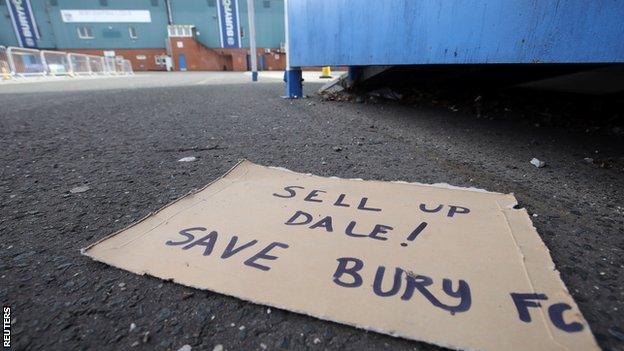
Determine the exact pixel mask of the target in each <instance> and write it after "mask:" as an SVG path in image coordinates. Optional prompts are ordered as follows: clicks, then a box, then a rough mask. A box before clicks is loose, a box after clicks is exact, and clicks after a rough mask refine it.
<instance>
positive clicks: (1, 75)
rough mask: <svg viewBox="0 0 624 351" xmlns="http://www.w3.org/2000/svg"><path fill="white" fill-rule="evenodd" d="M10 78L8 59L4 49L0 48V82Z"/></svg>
mask: <svg viewBox="0 0 624 351" xmlns="http://www.w3.org/2000/svg"><path fill="white" fill-rule="evenodd" d="M10 78H11V67H10V66H9V57H8V56H7V52H6V48H5V47H4V46H0V80H7V79H10Z"/></svg>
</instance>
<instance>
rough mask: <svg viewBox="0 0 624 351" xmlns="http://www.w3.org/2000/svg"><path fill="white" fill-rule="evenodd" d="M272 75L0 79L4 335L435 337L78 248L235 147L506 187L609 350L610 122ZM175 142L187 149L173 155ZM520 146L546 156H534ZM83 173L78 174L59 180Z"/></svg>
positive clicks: (329, 165) (305, 163)
mask: <svg viewBox="0 0 624 351" xmlns="http://www.w3.org/2000/svg"><path fill="white" fill-rule="evenodd" d="M280 78H281V77H280V76H279V74H277V75H274V76H272V77H271V78H268V77H263V76H261V80H260V82H258V83H254V84H251V83H249V82H248V80H249V76H247V75H244V74H241V73H170V74H155V73H151V74H144V75H140V74H138V75H136V76H134V77H118V78H106V79H91V80H73V81H58V82H49V83H41V82H40V83H23V84H4V85H0V165H1V167H0V236H1V240H0V246H1V248H2V249H1V251H0V256H1V258H2V259H1V263H0V272H1V277H0V278H1V280H0V301H2V303H3V305H10V306H11V308H12V314H11V317H12V342H13V347H14V349H15V350H74V349H78V350H80V349H85V350H86V349H89V350H99V349H102V350H113V349H115V350H120V349H137V350H165V349H172V350H177V349H179V348H180V347H182V346H183V345H185V344H188V345H191V346H192V347H193V350H197V349H199V350H203V349H207V350H212V349H213V348H214V347H215V346H216V345H222V346H223V347H224V349H226V350H239V349H244V350H260V349H263V348H266V349H270V350H272V349H291V350H298V349H307V348H309V349H347V350H378V349H388V350H430V349H436V348H435V347H434V346H431V345H427V344H424V343H419V342H414V341H409V340H404V339H399V338H393V337H390V336H385V335H381V334H377V333H374V332H366V331H363V330H358V329H355V328H352V327H348V326H343V325H339V324H336V323H330V322H326V321H321V320H318V319H315V318H311V317H307V316H304V315H299V314H296V313H290V312H286V311H281V310H278V309H272V310H271V313H268V312H269V311H268V309H267V308H266V307H263V306H259V305H255V304H252V303H248V302H245V301H242V300H239V299H236V298H232V297H227V296H223V295H219V294H216V293H212V292H208V291H202V290H197V289H192V288H188V287H184V286H181V285H178V284H174V283H171V282H166V281H162V280H159V279H157V278H153V277H147V276H138V275H135V274H132V273H129V272H126V271H123V270H120V269H116V268H113V267H111V266H107V265H105V264H101V263H97V262H94V261H92V260H90V259H89V258H87V257H85V256H81V255H80V249H81V248H83V247H85V246H87V245H88V244H91V243H93V242H95V241H96V240H98V239H101V238H103V237H104V236H106V235H109V234H110V233H112V232H115V231H117V230H119V229H122V228H124V227H126V226H128V225H129V224H131V223H133V222H134V221H136V220H138V219H140V218H142V217H144V216H145V215H147V214H148V213H150V212H153V211H155V210H158V209H159V208H161V207H163V206H164V205H165V204H167V203H169V202H171V201H173V200H175V199H177V198H179V197H181V196H183V195H185V194H186V193H188V192H189V191H191V190H192V189H196V188H199V187H202V186H204V185H205V184H207V183H208V182H210V181H211V180H213V179H215V178H217V177H218V176H220V175H222V174H223V173H224V172H226V171H227V170H228V169H230V168H231V167H232V166H233V165H234V164H235V163H236V162H237V161H238V160H239V159H241V158H247V159H249V160H251V161H253V162H255V163H258V164H262V165H273V166H281V167H286V168H289V169H292V170H294V171H298V172H306V173H315V174H318V175H323V176H339V177H345V178H364V179H379V180H404V181H410V182H423V183H439V182H444V183H449V184H453V185H457V186H472V187H478V188H483V189H487V190H490V191H497V192H504V193H509V192H513V193H515V195H516V197H517V198H518V200H519V202H520V203H521V204H522V205H523V206H525V207H526V208H527V209H528V211H529V213H530V214H532V215H534V216H533V221H534V224H535V226H536V228H537V230H538V232H539V233H540V235H541V237H542V239H543V240H544V242H545V243H546V245H547V246H548V248H549V249H550V252H551V255H552V257H553V260H554V261H555V264H556V266H557V268H558V269H559V270H560V271H561V276H562V279H563V281H564V282H565V284H566V285H567V287H568V288H569V290H570V292H571V294H572V295H573V296H574V299H575V300H576V301H577V303H578V304H579V307H580V309H581V311H582V312H583V314H584V316H585V318H586V319H587V320H588V322H589V324H590V326H591V328H592V330H593V332H594V334H595V336H596V338H597V340H598V342H599V344H600V345H601V346H602V347H603V348H605V349H613V350H624V336H623V335H622V333H623V331H622V330H623V329H624V274H623V273H622V272H623V270H622V268H623V267H624V259H623V256H624V238H623V236H622V234H623V232H624V230H623V229H624V219H623V218H624V216H623V213H624V174H623V173H624V171H623V169H622V167H621V166H617V164H616V166H614V167H609V166H605V162H607V161H608V162H612V161H613V160H616V161H617V160H621V159H622V156H623V150H624V148H623V145H624V143H623V140H622V137H621V136H619V137H618V136H601V135H591V134H586V133H576V132H571V131H569V130H566V129H562V128H551V127H543V126H542V127H536V126H534V125H532V124H526V123H522V121H521V120H517V119H511V120H510V119H505V120H489V119H483V118H481V119H476V118H475V117H474V116H472V115H469V114H464V113H461V112H453V111H452V110H449V109H447V108H441V107H426V106H420V107H414V106H403V105H398V104H387V103H378V104H369V103H359V104H358V103H353V102H336V101H323V100H321V99H320V98H319V97H317V96H316V95H314V92H315V90H316V89H318V87H320V83H318V82H313V81H312V79H309V80H308V83H307V84H306V87H305V89H306V92H307V93H308V94H310V95H312V96H311V98H309V99H302V100H284V99H282V98H280V95H282V93H283V82H281V80H280ZM590 117H591V116H590ZM185 156H196V157H197V158H198V160H197V161H196V162H187V163H183V162H177V160H178V159H180V158H182V157H185ZM533 157H536V158H538V159H540V160H543V161H546V162H547V166H546V167H544V168H540V169H538V168H536V167H534V166H533V165H531V164H530V163H529V161H530V160H531V159H532V158H533ZM588 157H589V158H593V159H594V161H593V162H587V161H585V160H584V158H588ZM603 161H604V162H603ZM81 185H87V186H89V187H90V189H89V190H87V191H85V192H83V193H70V191H69V190H70V189H72V188H74V187H77V186H81ZM294 293H296V292H294ZM362 308H365V306H363V307H362ZM133 323H134V325H136V328H134V330H132V331H131V330H130V326H131V324H133ZM493 332H494V331H493Z"/></svg>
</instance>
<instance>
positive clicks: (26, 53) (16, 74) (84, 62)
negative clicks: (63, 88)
mask: <svg viewBox="0 0 624 351" xmlns="http://www.w3.org/2000/svg"><path fill="white" fill-rule="evenodd" d="M130 74H134V72H133V70H132V63H131V62H130V60H126V59H124V58H122V57H103V56H96V55H86V54H77V53H66V52H62V51H51V50H36V49H26V48H18V47H12V46H10V47H8V48H6V47H4V46H0V80H7V79H10V78H25V77H32V76H41V77H45V76H71V77H73V76H93V75H130Z"/></svg>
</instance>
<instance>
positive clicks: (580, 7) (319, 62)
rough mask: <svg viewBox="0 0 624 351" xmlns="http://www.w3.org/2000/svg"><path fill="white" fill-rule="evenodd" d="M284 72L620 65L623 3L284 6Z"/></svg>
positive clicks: (311, 0)
mask: <svg viewBox="0 0 624 351" xmlns="http://www.w3.org/2000/svg"><path fill="white" fill-rule="evenodd" d="M287 12H288V16H289V17H288V22H289V38H290V42H289V49H290V52H289V55H290V64H291V65H292V66H326V65H334V66H337V65H348V66H354V65H401V64H477V63H599V62H624V40H623V39H622V38H624V1H586V0H558V1H557V0H543V1H529V0H516V1H498V0H445V1H431V0H384V1H379V0H339V1H319V0H289V1H288V9H287Z"/></svg>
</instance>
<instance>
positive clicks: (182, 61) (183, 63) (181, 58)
mask: <svg viewBox="0 0 624 351" xmlns="http://www.w3.org/2000/svg"><path fill="white" fill-rule="evenodd" d="M178 67H179V68H180V71H186V55H185V54H179V55H178Z"/></svg>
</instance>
